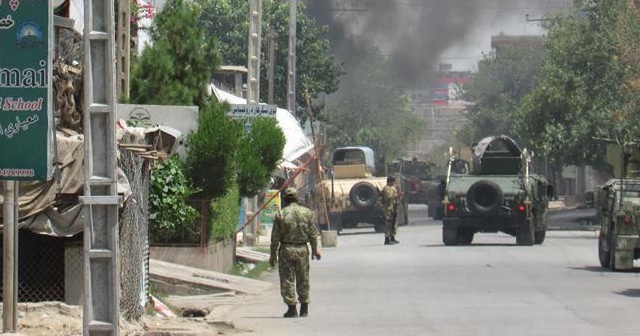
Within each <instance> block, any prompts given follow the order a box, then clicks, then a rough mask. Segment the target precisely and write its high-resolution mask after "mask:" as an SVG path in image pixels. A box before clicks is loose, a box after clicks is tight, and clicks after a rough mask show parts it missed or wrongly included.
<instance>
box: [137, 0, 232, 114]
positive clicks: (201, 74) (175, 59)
mask: <svg viewBox="0 0 640 336" xmlns="http://www.w3.org/2000/svg"><path fill="white" fill-rule="evenodd" d="M199 12H200V9H199V7H198V6H197V5H196V4H194V3H192V2H190V1H184V0H169V1H167V3H166V4H165V6H164V8H163V10H162V11H161V12H160V13H158V14H157V15H156V16H155V18H154V24H153V27H152V28H151V37H152V40H153V44H152V45H150V46H147V47H146V48H145V49H144V50H143V51H142V54H141V55H140V59H139V60H138V61H137V62H135V64H134V68H133V70H132V78H131V100H132V102H133V103H140V104H158V105H198V106H200V107H203V106H204V105H206V104H207V103H208V95H207V92H206V85H208V83H209V82H210V80H211V74H212V73H213V70H214V69H215V68H216V67H217V66H218V65H219V63H220V56H219V54H218V49H217V48H218V46H217V44H216V41H215V38H214V37H212V36H207V34H206V33H205V30H204V28H202V27H201V26H199V25H198V24H197V23H198V20H197V19H198V13H199Z"/></svg>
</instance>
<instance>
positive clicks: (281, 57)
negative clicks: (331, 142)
mask: <svg viewBox="0 0 640 336" xmlns="http://www.w3.org/2000/svg"><path fill="white" fill-rule="evenodd" d="M197 1H198V2H199V3H200V4H201V5H202V13H201V15H200V18H199V23H200V24H201V25H202V26H203V27H205V28H206V31H207V33H208V34H209V35H211V36H215V37H217V39H218V42H219V45H220V51H221V55H222V60H223V62H224V63H225V64H230V65H246V64H247V48H248V46H247V40H248V35H249V21H248V14H247V13H248V12H249V5H248V1H247V0H197ZM305 9H306V7H305V4H304V3H302V2H300V1H299V2H298V15H297V24H296V27H297V28H296V29H297V30H296V39H297V44H296V51H297V58H296V72H297V77H296V84H297V85H296V90H297V92H296V101H297V106H298V111H295V115H296V117H298V118H299V119H301V120H305V118H306V112H305V106H306V102H305V92H308V93H309V95H310V96H311V98H316V97H317V96H318V95H319V94H330V93H332V92H335V91H336V90H338V86H339V76H340V75H341V74H342V72H343V71H342V68H341V66H340V64H338V63H337V62H336V60H335V59H334V57H333V56H332V55H331V54H329V40H328V39H326V38H324V37H323V36H324V35H325V34H326V32H327V27H319V26H318V25H317V23H316V21H315V19H313V18H312V17H309V16H307V15H306V14H305ZM262 22H263V23H262V37H263V38H262V47H261V56H260V57H261V63H262V66H261V73H260V87H261V90H260V91H261V92H260V99H261V101H263V102H266V101H267V94H268V92H267V87H268V77H267V71H268V67H269V59H268V50H269V49H268V41H269V38H268V32H269V27H271V29H272V30H273V31H274V33H275V36H274V39H273V43H275V53H276V55H275V67H274V73H275V75H274V96H275V98H274V99H275V104H276V105H278V106H286V102H287V78H288V75H287V72H288V63H287V62H288V49H289V1H275V0H265V1H263V14H262ZM292 113H293V111H292Z"/></svg>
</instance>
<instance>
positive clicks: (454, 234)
mask: <svg viewBox="0 0 640 336" xmlns="http://www.w3.org/2000/svg"><path fill="white" fill-rule="evenodd" d="M442 242H443V243H444V244H445V245H447V246H453V245H458V229H449V228H443V229H442Z"/></svg>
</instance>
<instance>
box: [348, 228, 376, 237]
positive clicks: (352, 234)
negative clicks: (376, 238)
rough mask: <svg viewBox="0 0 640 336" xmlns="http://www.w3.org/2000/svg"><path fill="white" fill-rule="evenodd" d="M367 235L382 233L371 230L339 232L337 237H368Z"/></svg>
mask: <svg viewBox="0 0 640 336" xmlns="http://www.w3.org/2000/svg"><path fill="white" fill-rule="evenodd" d="M369 234H382V232H375V231H374V230H373V229H371V231H347V232H345V231H344V230H343V231H340V232H339V233H338V235H339V236H358V235H369Z"/></svg>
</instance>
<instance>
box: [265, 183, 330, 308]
mask: <svg viewBox="0 0 640 336" xmlns="http://www.w3.org/2000/svg"><path fill="white" fill-rule="evenodd" d="M282 201H283V208H282V210H280V211H279V212H278V213H277V214H276V217H275V219H274V222H273V229H272V231H271V257H270V258H269V264H270V265H271V266H272V267H275V265H276V263H277V262H278V261H279V262H280V264H279V266H278V272H279V275H280V293H281V295H282V299H283V300H284V303H285V304H286V305H287V306H288V310H287V312H286V313H284V317H297V316H298V311H297V310H296V292H297V294H298V300H299V301H300V316H307V315H308V312H309V302H310V300H309V287H310V286H309V247H308V245H307V244H311V258H312V259H313V258H316V259H318V260H320V258H321V255H320V252H319V251H318V229H317V228H316V225H315V221H314V218H315V216H314V213H313V211H312V210H311V209H309V208H307V207H304V206H302V205H299V204H298V198H297V191H296V189H295V188H291V187H289V188H287V189H286V190H285V191H284V195H283V197H282Z"/></svg>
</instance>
